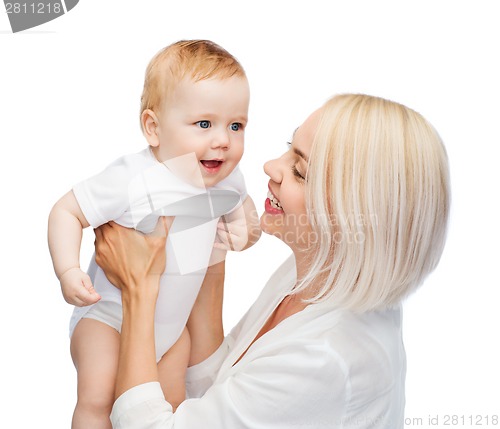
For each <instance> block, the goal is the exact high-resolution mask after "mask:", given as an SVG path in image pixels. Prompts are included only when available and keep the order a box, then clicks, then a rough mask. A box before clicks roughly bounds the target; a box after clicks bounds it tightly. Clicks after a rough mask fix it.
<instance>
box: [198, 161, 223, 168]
mask: <svg viewBox="0 0 500 429" xmlns="http://www.w3.org/2000/svg"><path fill="white" fill-rule="evenodd" d="M200 162H201V163H202V164H203V165H204V166H205V167H206V168H217V167H219V166H220V165H221V164H222V163H223V162H224V161H219V160H217V159H202V160H201V161H200Z"/></svg>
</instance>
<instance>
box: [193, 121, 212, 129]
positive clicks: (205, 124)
mask: <svg viewBox="0 0 500 429" xmlns="http://www.w3.org/2000/svg"><path fill="white" fill-rule="evenodd" d="M196 124H197V125H198V126H199V127H200V128H204V129H206V128H210V126H211V124H210V121H198V122H196Z"/></svg>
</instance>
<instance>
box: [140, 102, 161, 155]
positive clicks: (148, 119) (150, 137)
mask: <svg viewBox="0 0 500 429" xmlns="http://www.w3.org/2000/svg"><path fill="white" fill-rule="evenodd" d="M141 124H142V130H143V132H144V136H145V137H146V140H147V141H148V143H149V145H150V146H152V147H158V146H159V145H160V138H159V136H158V131H159V130H158V126H159V122H158V118H157V117H156V115H155V112H153V111H152V110H151V109H146V110H144V111H143V112H142V115H141Z"/></svg>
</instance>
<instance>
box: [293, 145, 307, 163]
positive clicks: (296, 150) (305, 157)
mask: <svg viewBox="0 0 500 429" xmlns="http://www.w3.org/2000/svg"><path fill="white" fill-rule="evenodd" d="M293 152H294V153H295V154H297V155H298V156H300V157H301V158H302V159H303V160H304V161H305V162H307V163H309V159H308V158H307V156H306V155H305V153H304V152H302V151H301V150H300V149H297V148H296V147H294V148H293Z"/></svg>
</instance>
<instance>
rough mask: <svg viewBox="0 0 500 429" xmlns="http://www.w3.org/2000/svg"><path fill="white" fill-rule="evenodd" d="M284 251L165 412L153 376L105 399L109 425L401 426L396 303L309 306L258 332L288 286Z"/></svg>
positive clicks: (401, 360)
mask: <svg viewBox="0 0 500 429" xmlns="http://www.w3.org/2000/svg"><path fill="white" fill-rule="evenodd" d="M295 276H296V270H295V261H294V258H293V256H291V257H290V258H289V259H288V260H287V261H285V263H284V264H283V265H282V266H281V267H280V268H279V269H278V270H277V271H276V272H275V273H274V274H273V276H272V277H271V279H270V280H269V281H268V283H267V285H266V287H265V288H264V290H263V291H262V293H261V295H260V296H259V298H258V299H257V301H256V302H255V303H254V305H253V306H252V307H251V308H250V310H249V311H248V312H247V314H246V315H245V316H244V317H243V319H242V320H241V321H240V322H239V323H238V325H237V326H236V327H235V328H234V329H233V330H232V331H231V333H230V334H229V335H228V336H227V337H226V338H225V340H224V342H223V343H222V344H221V346H220V347H219V349H218V350H217V351H216V352H215V353H214V354H213V355H212V356H210V357H209V358H208V359H207V360H205V361H204V362H201V363H200V364H198V365H196V366H194V367H191V368H189V370H188V376H187V391H188V395H189V399H187V400H185V401H184V402H183V403H182V404H181V405H180V406H179V407H178V408H177V411H176V412H175V414H173V413H172V407H171V406H170V404H169V403H168V402H166V401H165V399H164V397H163V393H162V390H161V388H160V385H159V383H156V382H154V383H146V384H142V385H140V386H136V387H134V388H132V389H130V390H128V391H127V392H125V393H124V394H123V395H121V396H120V397H119V398H118V399H117V400H116V402H115V404H114V407H113V411H112V414H111V420H112V423H113V427H114V428H123V429H139V428H150V429H153V428H163V429H166V428H177V429H188V428H189V429H198V428H210V429H223V428H224V429H244V428H248V429H250V428H251V429H269V428H283V429H285V428H286V429H290V428H295V427H296V428H350V429H354V428H356V429H367V428H384V429H398V428H403V420H404V403H405V396H404V380H405V373H406V358H405V351H404V347H403V342H402V332H401V309H400V308H396V309H389V310H385V311H380V312H369V313H364V314H355V313H353V312H350V311H347V310H343V309H339V308H335V306H334V305H333V304H332V303H328V302H327V303H320V304H311V305H309V306H307V307H306V308H305V309H304V310H302V311H300V312H298V313H296V314H294V315H292V316H290V317H288V318H287V319H285V320H284V321H282V322H281V323H280V324H279V325H278V326H276V327H275V328H274V329H272V330H270V331H269V332H267V333H266V334H264V335H263V336H262V337H260V338H259V339H258V340H257V341H255V343H254V344H252V346H251V347H250V348H249V349H248V351H247V352H246V354H245V355H244V356H243V357H242V358H241V360H240V361H239V362H238V363H237V364H234V363H235V362H236V361H237V360H238V358H239V357H240V356H241V355H242V354H243V352H244V351H245V350H246V349H247V348H248V345H249V344H250V343H251V342H252V341H253V339H254V338H255V337H256V335H257V333H258V332H259V331H260V330H261V328H262V326H263V325H264V323H265V322H266V320H267V319H268V318H269V316H270V315H271V313H272V312H273V311H274V309H275V308H276V307H277V305H278V304H279V303H280V302H281V300H282V299H283V297H284V296H286V295H287V294H288V293H289V292H290V290H291V288H292V287H293V285H294V283H295Z"/></svg>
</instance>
